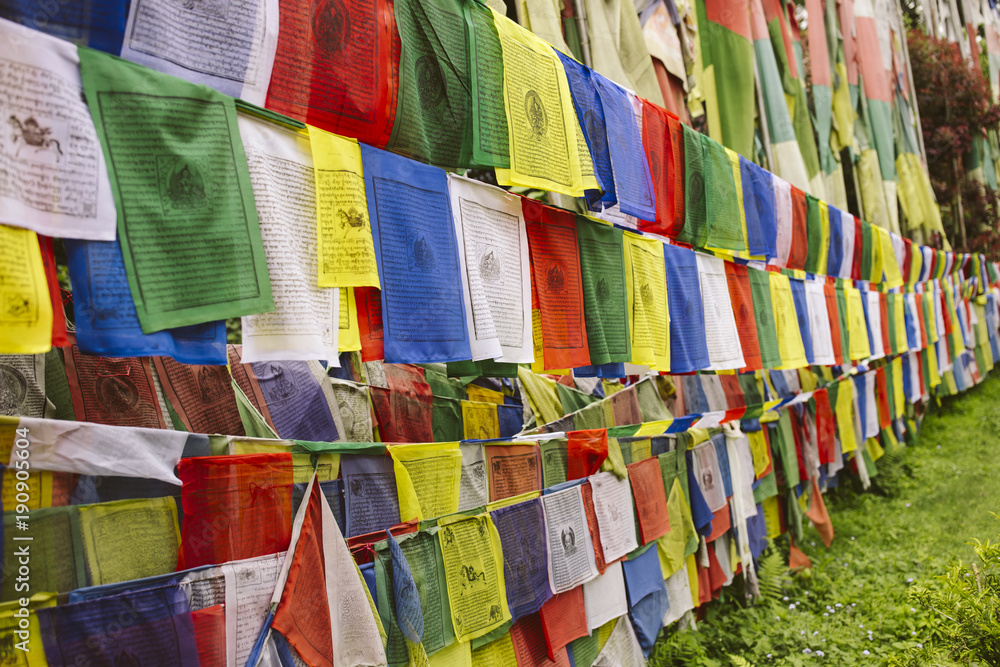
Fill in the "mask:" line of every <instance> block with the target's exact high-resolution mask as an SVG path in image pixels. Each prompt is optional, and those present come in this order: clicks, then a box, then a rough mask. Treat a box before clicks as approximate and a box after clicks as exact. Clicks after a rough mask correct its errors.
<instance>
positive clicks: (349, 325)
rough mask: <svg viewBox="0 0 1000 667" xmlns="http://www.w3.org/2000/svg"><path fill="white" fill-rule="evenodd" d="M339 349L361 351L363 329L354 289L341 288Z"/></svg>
mask: <svg viewBox="0 0 1000 667" xmlns="http://www.w3.org/2000/svg"><path fill="white" fill-rule="evenodd" d="M337 346H338V347H337V349H338V350H340V351H341V352H353V351H355V350H360V349H361V329H360V328H359V326H358V302H357V301H355V300H354V288H353V287H341V288H340V336H339V337H338V338H337Z"/></svg>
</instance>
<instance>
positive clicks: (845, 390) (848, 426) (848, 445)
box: [833, 378, 858, 454]
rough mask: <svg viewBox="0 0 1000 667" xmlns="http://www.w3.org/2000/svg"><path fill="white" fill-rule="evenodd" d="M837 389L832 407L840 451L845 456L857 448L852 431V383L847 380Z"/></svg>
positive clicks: (855, 438)
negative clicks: (835, 400) (834, 403)
mask: <svg viewBox="0 0 1000 667" xmlns="http://www.w3.org/2000/svg"><path fill="white" fill-rule="evenodd" d="M838 389H839V390H838V391H837V404H836V405H835V406H833V412H834V415H835V416H836V418H837V437H839V438H840V451H841V452H842V453H844V454H847V453H848V452H853V451H854V450H855V449H857V448H858V438H857V434H856V432H855V430H854V381H853V380H851V379H850V378H848V379H846V380H844V381H843V382H841V383H840V386H839V387H838Z"/></svg>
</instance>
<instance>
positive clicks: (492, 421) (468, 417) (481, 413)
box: [462, 401, 500, 440]
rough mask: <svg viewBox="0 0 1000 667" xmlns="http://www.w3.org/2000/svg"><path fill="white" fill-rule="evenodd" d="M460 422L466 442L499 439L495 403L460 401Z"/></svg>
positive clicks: (498, 424)
mask: <svg viewBox="0 0 1000 667" xmlns="http://www.w3.org/2000/svg"><path fill="white" fill-rule="evenodd" d="M462 422H463V426H464V428H465V430H464V433H463V437H464V438H465V439H466V440H492V439H493V438H499V437H500V419H499V416H498V415H497V406H496V403H480V402H478V401H462Z"/></svg>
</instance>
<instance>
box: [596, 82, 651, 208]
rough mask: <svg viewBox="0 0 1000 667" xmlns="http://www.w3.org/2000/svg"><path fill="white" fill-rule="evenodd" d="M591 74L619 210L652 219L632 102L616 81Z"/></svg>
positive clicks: (648, 179) (643, 153) (648, 184)
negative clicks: (602, 113)
mask: <svg viewBox="0 0 1000 667" xmlns="http://www.w3.org/2000/svg"><path fill="white" fill-rule="evenodd" d="M591 78H592V79H593V81H594V84H595V86H596V88H597V93H598V95H600V97H601V107H602V108H603V109H604V121H605V128H607V135H608V151H609V152H610V153H611V166H612V173H613V174H614V178H615V194H616V195H617V197H618V206H619V208H620V209H621V211H622V213H625V214H627V215H634V216H635V217H637V218H639V219H640V220H656V198H655V195H654V194H653V179H652V177H651V176H650V175H649V162H647V161H646V151H645V150H644V149H643V147H642V136H641V134H640V133H639V127H638V125H636V122H635V112H634V111H633V110H632V102H631V101H630V100H629V98H628V95H627V94H626V93H625V91H624V90H623V89H622V87H621V86H619V85H618V84H616V83H613V82H611V81H608V80H607V79H605V78H604V77H603V76H601V75H600V74H598V73H597V72H592V73H591Z"/></svg>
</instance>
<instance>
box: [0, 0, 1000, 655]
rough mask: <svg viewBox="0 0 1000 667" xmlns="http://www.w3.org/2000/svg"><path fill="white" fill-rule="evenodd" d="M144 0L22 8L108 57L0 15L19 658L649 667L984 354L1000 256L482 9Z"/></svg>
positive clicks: (976, 375)
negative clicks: (536, 193)
mask: <svg viewBox="0 0 1000 667" xmlns="http://www.w3.org/2000/svg"><path fill="white" fill-rule="evenodd" d="M157 6H158V4H157V3H155V2H150V1H148V0H147V1H144V2H143V3H133V4H132V5H131V6H130V7H124V6H118V5H116V4H115V3H103V4H100V5H99V6H98V5H95V6H93V7H91V8H90V12H91V14H90V16H89V17H88V16H87V15H86V14H85V11H84V10H83V9H80V10H79V11H80V13H79V14H77V13H76V11H77V9H78V8H73V11H72V12H71V11H70V8H68V7H63V6H60V7H58V8H57V9H58V11H57V12H55V13H54V14H53V13H50V14H51V15H48V16H42V17H41V19H39V18H38V17H37V16H36V17H33V18H30V17H29V18H30V20H29V22H31V21H33V22H34V24H35V25H36V26H38V27H43V26H46V25H48V26H49V27H51V26H55V25H62V26H63V27H65V26H66V25H71V26H73V27H76V28H89V29H88V30H84V31H72V30H68V31H65V32H63V33H62V34H63V35H64V36H70V37H74V38H76V39H78V40H81V39H84V40H85V39H88V37H87V36H86V35H89V43H90V45H91V46H93V47H96V48H98V49H101V50H103V51H106V52H112V53H116V54H117V53H121V54H122V55H123V56H124V57H126V58H127V59H128V60H132V61H134V62H128V61H127V60H120V59H117V58H115V57H112V56H110V55H107V54H106V53H101V52H99V51H97V50H90V49H87V48H80V49H79V50H78V49H77V48H76V47H74V46H72V45H71V44H69V43H68V42H63V41H61V40H58V39H54V38H51V37H48V36H46V35H42V34H40V33H38V32H35V31H32V30H29V29H25V28H23V27H21V26H17V25H14V24H12V23H9V22H0V41H3V42H5V43H9V44H11V45H13V46H14V47H23V48H13V49H10V50H8V51H5V54H9V55H8V56H5V57H8V58H9V59H5V60H3V61H0V67H3V68H4V70H5V75H4V77H3V78H0V80H2V81H3V82H4V83H3V85H4V92H5V104H7V105H8V107H9V108H10V113H11V118H10V126H11V132H12V134H11V135H8V136H12V137H14V139H13V140H12V141H8V140H7V136H4V137H3V141H4V143H2V144H0V159H2V160H3V164H4V166H5V168H6V172H5V174H6V175H5V179H6V180H5V181H3V184H4V185H3V188H2V189H0V198H2V199H3V202H4V207H3V213H0V216H2V222H3V223H5V224H6V225H8V226H3V227H0V233H2V234H3V235H4V237H5V239H4V242H3V243H2V244H0V249H2V250H0V252H3V255H4V259H3V265H2V266H0V272H2V274H0V275H2V281H0V293H2V295H3V300H2V308H3V311H2V313H0V316H2V318H3V323H4V326H3V328H2V329H0V351H2V352H4V353H7V354H5V356H3V357H0V371H2V378H0V380H2V385H0V386H2V390H3V394H2V398H3V404H2V407H3V408H4V412H9V413H12V414H13V415H15V416H13V417H8V418H0V451H2V452H3V454H4V456H3V457H2V460H5V461H9V467H8V468H9V469H7V470H5V471H4V474H3V477H2V483H3V495H2V500H3V507H4V510H5V512H4V522H3V529H4V532H5V533H6V534H7V535H8V536H14V537H18V536H21V537H23V536H30V537H31V542H30V544H31V546H30V550H31V554H32V557H31V580H30V582H29V583H28V585H27V587H24V584H25V582H23V581H19V580H18V573H19V570H18V563H19V562H20V561H18V559H19V558H21V557H22V556H23V551H21V552H19V551H18V549H23V544H22V542H20V541H17V540H14V539H6V540H3V542H4V552H3V553H4V560H3V566H4V567H3V577H2V579H0V595H2V600H3V604H2V605H0V628H2V629H3V630H4V636H6V637H11V638H13V640H14V642H15V644H16V647H15V648H14V649H13V650H18V649H21V648H22V647H23V648H31V649H32V650H31V652H30V654H26V655H30V660H29V662H30V664H45V663H52V664H59V665H63V664H69V663H73V664H80V662H81V658H83V659H86V660H87V661H91V662H92V661H97V662H100V663H104V662H111V663H114V664H142V663H144V662H147V661H149V662H153V661H155V662H157V663H158V664H181V665H199V664H208V665H223V664H225V665H229V666H235V665H247V664H250V665H258V664H263V665H277V664H282V665H292V664H296V663H297V662H305V663H306V664H309V665H333V664H336V665H381V664H393V665H402V664H409V663H414V664H426V663H428V662H429V663H432V664H440V665H456V664H457V665H468V664H476V665H479V664H483V665H486V664H489V665H494V664H519V665H524V664H546V661H553V662H555V663H556V664H560V665H568V664H576V665H581V664H585V665H593V664H629V665H633V664H635V665H638V664H644V660H645V659H644V654H646V653H647V652H648V651H649V650H650V649H651V647H652V643H653V642H654V641H655V638H656V636H657V634H658V632H659V631H660V629H661V628H662V627H664V626H666V625H669V624H671V623H673V622H674V621H676V620H677V619H678V618H680V617H681V616H682V615H684V614H685V613H687V612H689V611H691V610H692V609H694V608H696V607H700V606H701V605H702V604H704V603H706V602H708V601H710V600H711V599H713V598H715V597H717V596H718V595H719V593H720V591H721V590H722V588H723V587H724V586H726V585H729V584H731V583H732V582H733V581H734V578H735V576H736V575H737V574H739V573H742V574H743V578H742V582H743V584H744V585H745V586H746V589H747V590H748V591H750V592H751V593H752V592H753V591H754V590H755V581H756V575H755V573H754V559H755V558H756V557H757V556H759V554H760V553H761V550H762V549H763V548H764V546H765V544H766V540H767V538H769V537H776V536H778V535H781V534H784V533H786V532H790V533H791V535H792V536H793V538H794V539H795V540H798V541H801V540H802V536H803V530H804V528H803V524H804V523H805V522H804V520H803V517H806V518H807V519H808V520H809V521H810V522H812V524H813V526H815V527H816V528H817V529H818V530H819V532H820V535H821V537H822V538H823V540H824V541H825V542H826V543H827V544H829V541H830V540H831V539H832V538H833V529H832V526H831V524H830V522H829V518H828V517H827V516H826V512H825V509H824V506H823V500H822V495H821V493H820V491H821V489H825V488H828V487H829V486H832V485H835V484H836V483H837V481H838V472H839V471H841V470H843V469H845V468H846V469H847V470H848V471H849V472H851V473H854V474H857V475H859V476H860V478H861V479H862V482H863V483H865V484H867V481H868V480H869V479H870V477H871V476H872V475H874V474H876V472H877V465H876V461H877V460H878V459H879V457H880V456H881V454H882V453H883V451H884V450H885V449H891V448H894V447H897V446H899V443H900V442H901V441H904V440H909V439H911V438H912V437H913V436H914V434H915V432H916V428H917V424H918V422H919V417H920V414H921V412H922V406H923V404H924V403H925V402H926V401H928V400H930V398H931V397H934V396H940V395H945V394H951V393H956V392H958V391H961V390H964V389H966V388H969V387H971V386H973V385H974V384H976V383H978V382H980V381H982V379H983V378H984V377H985V376H986V374H987V372H989V370H991V369H992V366H993V363H994V359H996V358H997V355H998V354H1000V348H998V344H997V328H998V325H1000V316H998V304H1000V301H998V292H997V283H998V282H1000V273H998V271H997V267H996V265H995V264H993V263H990V262H987V261H986V260H985V258H983V257H982V256H969V255H961V254H954V253H946V252H941V251H934V250H932V249H930V248H927V247H925V246H920V245H916V244H913V243H911V242H909V241H908V240H906V239H902V238H900V237H899V236H898V235H897V234H894V233H893V232H889V231H887V230H886V227H883V226H878V225H871V224H869V223H868V222H865V221H862V220H858V219H856V218H854V217H853V216H850V215H849V214H847V213H846V212H844V211H842V210H841V209H840V208H837V207H835V206H831V205H829V204H827V203H825V202H824V201H823V200H822V199H819V198H817V197H814V196H812V195H811V194H809V193H807V192H806V189H807V188H804V187H797V186H794V185H790V184H789V183H788V182H787V181H785V180H782V179H780V178H778V177H776V176H774V175H772V174H770V173H768V172H766V171H764V170H762V169H760V168H758V167H757V166H756V165H754V164H753V163H752V162H750V161H748V160H747V159H746V157H745V155H742V156H741V155H737V154H735V153H733V152H732V151H729V150H727V149H725V148H723V147H722V146H721V145H719V144H717V143H715V142H714V141H712V140H711V139H709V138H707V137H703V136H701V135H698V134H696V133H694V132H691V131H690V129H689V128H688V127H686V126H684V125H682V124H681V123H679V121H678V120H677V118H675V117H673V116H671V115H670V114H667V113H666V112H664V111H663V110H662V109H660V108H658V107H657V106H655V105H653V104H651V103H649V102H647V101H645V100H643V99H641V98H638V97H636V96H634V95H632V94H631V93H629V92H628V91H626V90H624V89H622V88H621V87H619V86H618V85H617V84H615V83H613V82H611V81H610V80H607V79H605V78H603V77H601V76H600V75H599V74H597V73H596V72H594V71H592V70H589V69H588V68H586V67H583V66H581V65H579V63H577V62H576V61H574V60H572V59H570V58H568V57H566V56H565V55H564V54H562V53H559V52H556V51H554V50H553V49H552V48H551V47H549V46H548V45H546V44H545V43H544V42H541V41H540V40H538V39H537V38H536V37H535V36H534V35H532V34H531V33H529V32H527V31H525V30H523V29H522V28H520V27H519V26H517V25H515V24H513V23H511V22H509V21H507V20H506V19H505V18H504V17H502V16H498V15H496V14H491V13H490V12H488V11H487V10H486V9H485V8H483V7H482V6H480V5H477V4H475V3H446V2H439V1H433V2H432V1H425V2H407V1H406V0H403V1H399V0H397V2H395V3H393V5H392V6H391V7H390V6H389V5H387V4H384V3H374V2H373V3H350V5H349V6H348V5H344V4H342V3H339V2H336V1H331V2H323V3H319V4H318V5H317V11H316V12H315V13H313V12H312V8H311V7H309V8H307V7H305V6H304V5H303V6H300V5H299V3H294V2H287V3H285V2H282V3H280V6H279V5H278V4H277V3H267V2H264V3H261V4H259V5H257V6H241V7H239V8H237V7H235V6H232V5H226V4H223V3H214V4H213V3H209V2H197V3H191V6H190V7H188V6H187V5H184V8H183V10H181V9H180V8H178V7H177V6H174V5H171V6H170V7H169V11H158V10H157V9H156V8H157ZM718 9H720V8H719V7H716V8H714V9H713V11H712V12H710V13H709V14H707V15H706V21H711V20H715V19H719V20H720V21H722V22H723V23H725V22H726V21H729V20H731V18H732V15H731V14H730V13H728V12H718V11H715V10H718ZM241 12H242V13H241ZM96 18H100V19H101V20H100V21H96V20H94V19H96ZM279 19H280V20H279ZM74 22H75V23H74ZM126 24H127V26H128V30H127V31H126V30H124V27H125V26H126ZM219 26H226V29H225V30H222V29H219V30H218V31H216V32H213V30H214V29H215V28H216V27H219ZM234 26H241V27H243V28H246V30H243V31H242V32H241V31H240V30H236V29H235V28H234ZM154 28H162V29H159V30H157V29H154ZM116 30H117V31H118V32H117V33H116ZM116 34H117V37H116ZM123 35H127V39H126V38H124V37H123ZM810 37H811V35H810ZM116 40H117V41H116ZM810 42H811V40H810ZM29 43H30V48H27V46H26V45H28V44H29ZM728 43H729V42H727V41H726V40H724V39H720V40H718V41H717V42H713V44H718V47H719V48H722V46H723V45H724V44H728ZM811 43H812V42H811ZM188 45H190V46H188ZM734 48H735V47H734ZM268 49H270V51H268ZM703 56H705V54H703ZM712 57H713V58H716V54H715V53H713V55H712ZM706 62H707V61H706ZM712 62H714V63H715V66H716V67H718V69H717V70H716V72H721V71H722V68H721V66H720V65H719V63H720V62H721V61H720V60H718V59H716V60H713V61H712ZM136 63H141V64H136ZM151 68H152V69H151ZM154 70H161V71H154ZM800 71H801V68H800ZM171 75H179V76H181V77H184V78H187V79H191V80H193V82H192V81H185V80H182V79H181V78H177V77H175V76H171ZM865 80H866V85H867V77H865ZM197 84H207V86H208V87H206V85H197ZM81 88H82V89H83V91H84V96H83V97H82V98H81V96H80V93H79V91H80V89H81ZM719 92H720V100H721V89H720V91H719ZM235 96H239V97H242V98H243V99H245V100H247V101H248V102H250V103H246V102H243V101H235V100H234V99H233V97H235ZM254 104H256V105H263V107H266V108H262V107H261V106H254ZM797 104H798V103H797ZM721 106H722V107H723V108H725V109H731V108H732V107H731V106H730V105H729V104H728V103H727V104H723V105H721ZM744 108H746V107H744ZM5 113H6V112H5ZM281 114H287V115H281ZM799 118H801V117H799ZM303 123H308V125H304V124H303ZM333 132H337V133H339V134H333ZM342 135H347V136H350V137H356V139H357V140H356V139H352V138H346V137H345V136H342ZM358 140H360V142H361V143H359V141H358ZM383 147H387V148H388V149H389V151H391V152H387V151H384V150H381V148H383ZM417 160H419V161H417ZM424 163H431V164H432V165H435V166H430V165H428V164H424ZM440 167H448V168H463V167H492V168H494V169H495V172H496V176H497V180H498V181H499V182H500V183H502V184H505V185H520V186H526V187H537V188H542V189H546V190H549V191H552V192H560V193H563V194H567V195H570V196H581V197H583V198H585V200H586V201H587V203H588V206H589V208H590V210H591V211H593V212H594V213H596V214H599V215H600V216H603V217H604V218H606V219H605V220H601V219H597V218H595V217H588V216H581V215H577V214H575V213H571V212H568V211H565V210H562V209H558V208H554V207H550V206H544V205H542V204H540V203H539V202H537V201H534V200H528V199H522V198H520V197H517V196H515V195H512V194H510V193H508V192H506V191H504V190H501V189H499V188H496V187H492V186H488V185H486V184H484V183H481V182H478V181H473V180H469V179H466V178H463V177H460V176H455V175H453V174H449V173H446V172H445V171H443V170H442V169H441V168H440ZM612 222H613V223H616V224H611V223H612ZM36 234H37V235H36ZM42 235H47V236H42ZM50 237H58V238H61V239H63V241H62V247H63V248H64V249H65V263H66V265H67V267H68V270H69V276H70V280H71V282H72V286H73V290H72V306H73V316H72V318H71V319H72V322H73V325H74V326H73V327H72V329H73V332H72V333H67V326H66V319H65V314H64V307H63V299H62V295H61V292H60V290H59V287H58V280H57V271H58V267H57V264H56V259H55V258H56V247H58V244H56V245H53V243H52V241H51V238H50ZM62 261H63V260H62V258H61V257H60V262H62ZM234 317H241V318H243V322H242V324H243V326H242V332H243V345H242V347H236V346H227V345H226V338H225V322H224V320H225V319H228V318H234ZM382 359H384V360H385V361H386V362H388V363H384V364H383V363H380V362H379V360H382ZM317 360H325V362H326V364H325V367H324V365H323V364H321V363H320V362H319V361H317ZM442 362H444V363H447V366H444V365H443V363H442ZM415 363H425V364H426V365H425V366H416V365H413V364H415ZM226 364H228V368H227V366H226ZM529 364H530V365H531V366H532V368H533V370H534V371H537V372H532V370H529V368H528V365H529ZM570 368H572V369H575V371H574V374H573V375H565V374H564V375H559V374H558V373H554V372H555V371H563V370H565V369H570ZM647 369H652V370H653V371H659V372H660V373H670V374H673V375H674V376H675V377H672V378H669V377H667V376H666V375H660V374H653V375H651V376H650V377H646V378H644V379H642V380H639V381H633V380H625V381H617V380H615V381H608V380H607V379H602V378H619V377H622V376H624V375H626V374H628V375H637V374H644V372H645V371H646V370H647ZM545 371H549V373H550V374H549V375H544V374H542V373H544V372H545ZM697 371H715V372H714V373H697V374H696V372H697ZM738 371H739V372H738ZM486 374H489V375H496V376H498V377H496V378H479V379H478V380H474V381H472V382H471V383H470V382H469V376H478V375H486ZM682 374H688V375H682ZM588 375H589V376H591V377H589V378H588V377H585V376H588ZM449 376H464V377H461V378H460V377H449ZM574 376H576V377H574ZM581 388H583V389H585V390H584V391H581V390H580V389H581ZM587 389H589V390H587ZM602 395H603V398H602V397H601V396H602ZM207 434H216V435H207ZM7 450H9V457H8V456H7ZM22 452H23V453H22ZM25 461H27V463H24V462H25ZM25 475H27V477H25ZM25 497H27V500H25V499H24V498H25ZM628 517H632V519H633V520H632V521H629V520H628ZM67 595H68V597H67ZM22 610H27V612H25V611H22ZM15 655H17V654H15ZM571 661H572V662H571Z"/></svg>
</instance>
